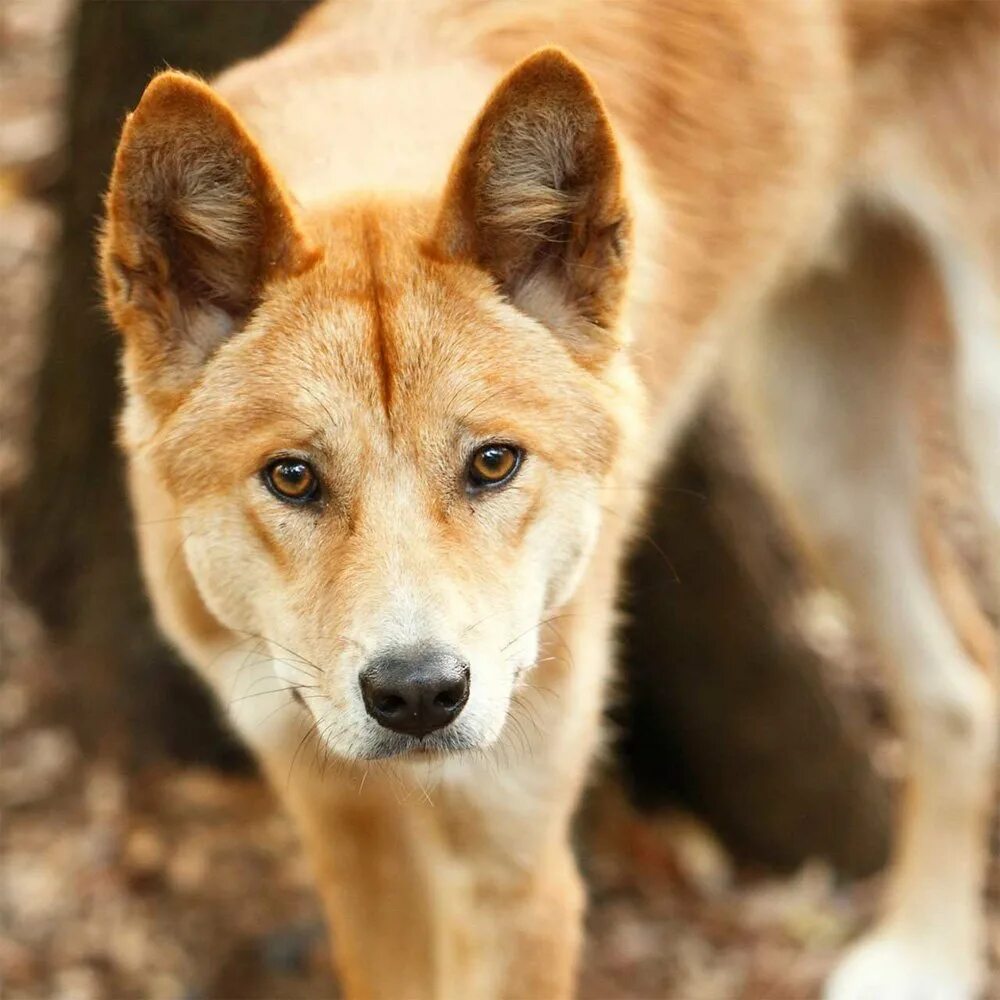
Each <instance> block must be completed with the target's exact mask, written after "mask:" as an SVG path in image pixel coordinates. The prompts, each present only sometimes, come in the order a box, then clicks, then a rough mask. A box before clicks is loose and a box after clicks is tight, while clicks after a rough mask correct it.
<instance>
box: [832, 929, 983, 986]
mask: <svg viewBox="0 0 1000 1000" xmlns="http://www.w3.org/2000/svg"><path fill="white" fill-rule="evenodd" d="M980 982H981V980H980V970H979V967H978V963H977V962H976V959H975V950H974V949H969V950H968V951H963V952H957V951H956V952H954V953H951V954H946V953H944V952H943V951H942V950H941V949H940V947H935V946H933V945H931V946H930V947H928V946H927V944H926V942H921V941H914V940H910V939H907V938H905V937H903V936H902V935H899V934H892V933H886V932H882V933H878V934H873V935H872V936H870V937H867V938H863V939H862V940H861V941H859V942H858V943H857V944H855V945H854V946H853V947H852V948H851V949H850V950H849V951H848V953H847V954H846V955H845V956H844V958H843V959H841V961H840V964H839V965H838V966H837V967H836V969H834V971H833V974H832V975H831V977H830V979H829V980H828V982H827V985H826V990H825V991H824V1000H976V998H977V997H978V996H979V985H980Z"/></svg>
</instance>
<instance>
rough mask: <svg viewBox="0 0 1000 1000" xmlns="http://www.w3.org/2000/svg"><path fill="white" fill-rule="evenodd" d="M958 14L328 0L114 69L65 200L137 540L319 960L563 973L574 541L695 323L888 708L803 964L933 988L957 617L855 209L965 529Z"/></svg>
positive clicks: (989, 262)
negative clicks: (244, 754)
mask: <svg viewBox="0 0 1000 1000" xmlns="http://www.w3.org/2000/svg"><path fill="white" fill-rule="evenodd" d="M553 44H555V45H558V46H561V48H553V47H551V46H552V45H553ZM998 46H1000V8H997V6H996V5H991V4H985V3H977V2H965V0H940V2H939V0H914V2H909V3H906V2H902V3H868V2H866V0H857V2H853V0H846V2H834V0H812V2H809V3H803V2H801V0H767V2H765V3H744V2H742V0H711V2H709V0H702V2H697V3H696V2H692V0H661V2H654V0H635V2H628V3H625V2H622V3H608V2H603V0H577V2H573V3H570V2H556V3H554V2H551V0H546V2H541V0H539V2H537V3H536V2H525V3H518V4H503V3H497V4H492V5H484V4H482V3H479V2H476V0H441V2H435V3H433V4H408V5H404V4H396V3H391V2H384V3H370V4H360V3H351V2H338V3H335V4H330V5H329V6H322V7H320V8H318V9H316V10H315V11H314V12H313V13H311V14H310V15H309V16H307V17H306V18H305V20H304V21H303V22H302V23H301V25H300V27H299V28H298V29H297V30H296V31H294V32H293V33H292V35H291V36H290V37H289V38H288V39H287V40H286V41H285V42H284V43H282V44H281V45H280V46H278V47H277V48H276V49H274V50H273V51H271V52H269V53H267V54H265V55H263V56H261V57H260V58H257V59H254V60H252V61H250V62H247V63H244V64H241V65H238V66H236V67H234V68H233V69H231V70H230V71H228V72H227V73H225V74H223V75H222V76H221V77H220V78H219V79H217V80H216V81H214V83H213V84H212V85H211V86H210V85H208V84H206V83H203V82H202V81H200V80H198V79H196V78H194V77H191V76H188V75H185V74H182V73H178V72H174V71H168V72H164V73H161V74H160V75H158V76H157V77H155V79H153V81H152V82H151V83H150V85H149V87H148V89H147V90H146V92H145V94H144V96H143V98H142V100H141V102H140V103H139V105H138V107H137V108H136V110H135V111H134V112H133V113H132V114H131V115H130V116H129V117H128V119H127V121H126V123H125V125H124V128H123V131H122V136H121V142H120V145H119V148H118V152H117V156H116V159H115V163H114V170H113V174H112V178H111V184H110V190H109V194H108V197H107V218H106V222H105V226H104V231H103V236H102V241H101V264H102V268H103V276H104V282H105V288H106V296H107V303H108V307H109V310H110V312H111V315H112V317H113V319H114V322H115V324H116V325H117V326H118V328H119V329H120V330H121V332H122V334H123V340H124V354H123V372H124V382H125V388H126V404H125V409H124V413H123V416H122V420H121V437H122V441H123V443H124V447H125V450H126V452H127V454H128V463H129V478H130V485H131V491H132V496H133V501H134V506H135V511H136V521H137V524H138V537H139V543H140V548H141V554H142V559H143V565H144V570H145V575H146V580H147V584H148V588H149V592H150V594H151V597H152V601H153V605H154V608H155V611H156V615H157V618H158V620H159V623H160V625H161V627H162V629H163V631H164V632H165V633H166V635H167V636H168V637H169V638H170V639H171V640H172V641H173V642H174V643H175V644H176V646H177V648H178V649H179V650H180V651H181V652H182V653H183V655H184V656H185V657H186V658H187V660H188V661H189V662H190V663H192V664H193V665H194V666H195V668H196V669H198V670H199V671H200V672H201V674H202V676H204V677H205V678H206V680H207V681H208V682H209V684H210V685H211V686H212V687H213V688H214V690H215V692H216V693H217V694H218V697H219V699H220V700H221V702H222V703H223V704H224V705H225V706H227V707H228V709H229V712H230V717H231V719H232V721H233V724H234V725H235V727H236V728H237V729H238V731H239V732H240V733H241V734H242V735H243V737H244V738H245V739H246V740H247V742H248V743H249V744H250V745H251V746H252V747H253V748H254V749H255V750H256V752H257V753H258V755H259V757H260V760H261V762H262V764H263V766H264V768H265V769H266V770H267V772H268V773H269V774H270V776H271V778H272V780H273V783H274V786H275V787H276V789H277V790H278V791H279V792H280V793H281V794H282V796H283V797H284V800H285V801H286V803H287V805H288V808H289V810H290V811H291V813H292V814H293V815H294V816H295V818H296V820H297V822H298V824H299V827H300V829H301V832H302V836H303V838H304V840H305V842H306V844H307V846H308V849H309V851H310V852H311V854H312V857H313V860H314V862H315V865H316V870H317V873H318V878H319V886H320V889H321V891H322V894H323V897H324V900H325V902H326V905H327V907H328V911H329V916H330V922H331V925H332V929H333V942H334V948H335V952H336V956H337V959H338V962H339V968H340V973H341V976H342V978H343V981H344V983H345V985H346V989H347V992H348V993H349V995H351V996H380V997H446V996H454V997H497V996H508V997H556V996H567V995H569V994H570V993H571V990H572V986H573V981H574V975H575V969H576V962H577V955H578V951H579V945H580V937H581V916H582V910H583V902H584V893H583V888H582V885H581V881H580V876H579V874H578V872H577V869H576V865H575V863H574V860H573V857H572V853H571V850H570V845H569V839H568V832H567V831H568V824H569V822H570V818H571V816H572V813H573V810H574V805H575V803H576V801H577V799H578V797H579V794H580V791H581V787H582V785H583V782H584V780H585V777H586V774H587V767H588V762H589V761H590V760H591V758H592V756H593V753H594V750H595V747H596V746H597V744H598V742H599V732H600V714H601V706H602V699H603V696H604V691H605V687H606V684H607V680H608V677H609V674H610V672H611V669H612V660H613V647H614V624H615V618H614V602H615V597H616V590H617V579H618V572H619V565H620V563H621V560H622V556H623V553H624V551H625V549H626V546H627V543H628V541H629V538H630V535H631V533H632V531H633V530H634V529H635V527H636V525H637V524H638V523H639V522H640V521H641V517H642V501H641V495H642V490H641V489H639V488H638V487H641V486H642V485H643V484H645V483H646V481H647V480H648V478H649V475H650V473H651V471H652V470H653V469H655V468H656V466H657V465H658V464H659V463H660V462H661V461H662V460H663V459H664V457H665V456H666V455H667V454H669V450H670V445H671V442H672V440H673V439H674V438H675V437H676V435H677V434H678V432H679V430H680V429H681V428H682V427H683V423H684V420H685V417H686V415H687V414H688V413H689V412H690V410H691V408H692V406H693V405H694V403H695V402H696V401H697V399H698V396H699V392H700V390H701V388H702V386H703V385H704V384H705V382H706V380H707V379H708V378H709V376H710V375H711V374H712V373H713V372H716V371H719V370H720V369H721V370H726V371H728V372H729V373H730V375H731V377H732V379H733V383H734V385H735V386H736V389H737V393H738V396H739V398H741V399H742V400H743V401H744V402H745V404H746V411H747V419H748V421H749V422H750V424H751V425H752V426H753V428H754V429H755V434H756V436H757V438H758V440H759V442H760V445H761V453H762V455H764V456H765V458H766V461H767V462H768V463H769V467H770V469H771V470H772V471H773V474H774V475H773V478H774V480H775V483H776V488H777V489H778V491H779V492H780V494H781V495H782V496H783V497H784V498H785V500H786V501H787V503H788V505H789V509H790V511H791V512H792V516H793V518H794V519H795V521H796V522H797V523H798V525H799V526H800V528H801V529H802V532H803V534H804V536H805V538H806V539H807V540H808V542H809V543H810V545H811V548H812V549H813V550H815V551H816V552H817V553H818V554H819V555H820V557H821V559H822V560H823V562H824V565H825V566H826V567H827V568H828V569H829V570H830V571H831V572H832V573H833V574H834V575H835V577H836V578H837V579H838V580H839V583H840V585H841V586H842V587H843V589H844V592H845V593H846V594H847V596H848V597H849V598H850V599H851V601H852V602H853V604H854V606H855V607H856V608H857V610H858V611H859V613H860V614H861V615H862V616H863V618H864V619H865V620H866V621H867V622H868V624H869V626H870V628H871V629H872V632H873V634H874V635H875V636H876V638H877V639H878V640H879V642H880V645H881V647H882V649H883V650H884V652H885V655H886V658H887V660H888V661H889V662H890V663H891V664H892V666H893V671H892V676H893V678H894V681H895V688H896V691H897V695H898V708H899V713H900V719H901V722H902V725H903V727H904V730H905V733H906V736H907V738H908V741H909V748H910V758H911V767H910V777H911V781H910V793H909V797H908V801H907V806H906V809H905V811H904V816H903V823H902V840H901V846H900V850H899V852H898V858H897V861H896V863H895V868H894V874H893V880H892V888H891V892H890V895H889V898H888V902H887V905H886V908H885V914H884V916H883V918H882V920H881V922H880V923H879V924H878V925H877V927H876V928H875V929H874V930H873V931H872V932H871V934H870V935H869V936H868V937H867V938H865V939H864V940H863V941H862V942H861V943H860V944H858V945H857V946H856V947H855V948H854V949H853V950H851V951H850V952H849V954H848V955H847V956H846V958H845V959H844V962H843V964H842V965H841V966H840V968H839V970H838V971H837V972H836V974H835V975H834V977H833V979H832V981H831V984H830V987H829V990H830V995H831V996H833V997H836V998H838V1000H839V998H864V997H867V998H876V997H877V998H879V1000H883V998H906V1000H914V998H918V997H919V998H925V997H935V998H937V997H972V996H974V995H975V993H976V990H977V988H978V983H979V982H980V979H979V977H980V973H981V960H982V955H981V951H982V930H983V919H982V915H981V913H980V902H979V898H978V897H979V891H980V884H981V878H982V868H983V858H984V850H985V848H984V843H983V841H984V836H983V835H984V825H985V822H986V817H987V812H988V808H989V803H990V789H991V780H992V773H993V758H994V752H995V744H996V736H997V695H996V686H995V684H996V662H995V658H996V654H995V651H994V650H992V649H991V648H990V647H988V646H987V647H983V646H982V645H980V646H979V647H977V648H985V649H986V650H987V651H986V652H985V653H983V654H982V656H981V659H982V660H983V662H977V661H976V660H975V659H974V658H973V657H972V656H970V655H969V654H968V653H967V652H966V650H965V648H964V646H963V637H962V636H961V635H960V634H959V633H958V632H957V631H956V629H955V628H954V627H953V625H952V619H951V618H950V617H949V613H948V610H947V607H946V602H943V601H942V599H941V597H940V596H939V593H938V588H937V586H936V583H935V579H934V576H933V572H932V569H931V568H930V567H931V564H930V562H929V561H928V553H927V551H926V550H925V547H924V545H923V544H922V542H921V535H920V530H919V529H918V526H917V523H916V519H915V517H914V507H915V502H914V498H915V495H916V491H917V488H918V480H917V476H916V474H915V460H914V456H913V448H912V437H913V435H912V431H911V415H910V413H909V411H908V408H907V406H906V398H905V393H904V391H903V388H902V377H901V371H902V368H903V364H902V359H903V356H904V354H905V351H906V348H907V344H908V342H909V339H910V336H909V325H908V324H907V323H906V322H905V321H904V317H905V315H906V310H905V308H904V306H903V303H904V301H905V299H906V297H907V290H908V286H909V284H910V282H911V281H912V273H913V272H912V268H911V265H910V250H909V249H907V247H906V246H905V243H906V241H905V240H903V239H902V238H901V237H900V236H899V232H898V230H899V227H900V226H902V227H904V228H907V229H909V230H910V231H911V232H912V233H913V234H915V239H916V241H917V242H918V243H919V245H920V248H921V250H920V252H921V253H922V254H924V255H926V256H929V257H930V258H931V260H932V261H933V262H934V264H935V266H936V268H937V271H938V273H939V274H940V277H941V280H942V282H943V283H944V286H945V289H946V291H947V293H948V296H949V301H950V309H951V314H952V319H953V323H954V328H955V335H956V338H957V358H958V360H957V363H956V365H955V373H954V374H955V379H956V385H957V390H958V393H959V395H960V397H961V399H962V400H963V405H964V416H965V418H966V419H965V426H966V428H967V436H968V442H969V445H970V457H971V459H972V461H973V463H974V464H975V467H976V470H977V472H978V477H979V482H980V483H981V485H982V489H983V501H984V504H985V506H986V508H987V510H988V512H989V515H990V517H991V519H992V527H993V529H994V530H995V529H997V527H998V526H1000V202H998V198H997V180H998V170H997V150H998V148H1000V122H998V120H997V115H996V102H995V101H993V102H991V101H990V99H989V96H988V95H991V94H996V93H997V92H998V90H1000V88H998V83H1000V81H998V78H997V76H998V72H997V71H998V65H1000V60H998V58H997V57H998V55H1000V47H998ZM511 67H513V68H511ZM503 73H506V75H502V74H503ZM911 242H912V241H911ZM663 669H665V670H668V669H670V665H669V664H664V666H663ZM309 758H313V759H314V760H321V759H322V760H325V761H326V762H327V764H328V765H329V766H324V767H311V766H309V765H308V763H307V762H308V760H309Z"/></svg>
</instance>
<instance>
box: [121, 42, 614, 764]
mask: <svg viewBox="0 0 1000 1000" xmlns="http://www.w3.org/2000/svg"><path fill="white" fill-rule="evenodd" d="M628 241H629V224H628V219H627V215H626V211H625V204H624V199H623V195H622V192H621V178H620V168H619V163H618V158H617V153H616V150H615V145H614V140H613V138H612V134H611V131H610V128H609V126H608V123H607V120H606V118H605V115H604V112H603V109H602V107H601V105H600V103H599V101H598V99H597V98H596V96H595V94H594V92H593V90H592V88H591V86H590V84H589V82H588V81H587V80H586V78H585V77H584V75H583V74H582V72H581V71H580V70H579V69H578V68H577V67H576V66H575V65H574V64H572V63H571V62H570V61H569V60H567V59H566V57H565V56H563V55H562V54H560V53H558V52H554V51H551V50H549V51H543V52H542V53H539V54H537V55H536V56H534V57H532V58H531V59H529V60H527V61H526V62H525V63H523V64H522V65H521V66H520V67H518V68H517V69H515V70H514V71H513V73H511V74H510V76H509V77H508V78H507V79H506V80H504V81H503V82H502V83H501V84H500V86H499V88H498V90H497V91H496V92H495V93H494V95H493V97H492V98H491V99H490V101H489V102H488V104H487V106H486V108H485V109H484V111H483V113H482V115H481V116H480V118H479V120H478V121H477V122H476V123H475V124H474V125H473V127H472V130H471V132H470V133H469V137H468V139H467V141H466V143H465V145H464V147H463V148H462V149H461V150H460V151H459V153H458V156H457V158H456V160H455V164H454V167H453V169H452V172H451V175H450V179H449V181H448V184H447V186H446V189H445V191H444V193H443V195H442V197H441V198H440V200H435V201H430V200H427V199H422V198H412V199H411V198H401V199H397V200H387V199H381V198H374V197H365V198H360V197H353V198H349V199H346V200H344V201H342V202H341V203H339V204H336V205H334V206H333V207H331V208H327V209H324V210H323V211H321V212H318V211H314V212H309V213H305V214H302V215H301V217H299V215H297V214H296V212H295V211H294V209H293V208H292V205H291V202H290V200H289V198H288V197H287V196H286V195H285V193H284V191H283V189H282V187H281V184H280V182H279V181H278V179H277V178H276V177H275V176H274V174H273V172H272V171H271V170H270V168H269V167H268V166H267V164H266V162H265V161H264V159H263V156H262V154H261V153H260V151H259V150H258V149H257V148H256V146H255V145H254V143H253V141H252V140H251V139H250V138H249V136H248V135H247V134H246V132H245V131H244V130H243V128H242V126H241V125H240V123H239V122H238V121H237V119H236V118H235V116H234V115H233V113H232V112H231V111H230V110H229V109H228V108H227V107H226V106H225V105H224V104H223V103H222V102H221V101H220V100H219V99H218V98H217V97H216V96H215V95H214V94H213V93H212V91H211V90H210V89H209V88H207V87H206V86H204V85H203V84H200V83H198V82H197V81H195V80H192V79H191V78H188V77H185V76H183V75H180V74H176V73H168V74H164V75H163V76H161V77H159V78H157V79H156V80H154V81H153V83H152V84H150V87H149V88H148V90H147V92H146V95H145V96H144V98H143V100H142V102H141V104H140V106H139V108H138V109H137V110H136V112H135V113H134V114H133V115H132V116H131V117H130V119H129V121H128V122H127V124H126V127H125V130H124V133H123V137H122V142H121V145H120V147H119V152H118V156H117V159H116V164H115V171H114V175H113V179H112V185H111V191H110V194H109V198H108V221H107V226H106V230H105V235H104V241H103V247H102V264H103V269H104V276H105V283H106V288H107V296H108V302H109V307H110V309H111V312H112V315H113V317H114V319H115V321H116V323H117V325H118V326H119V327H120V329H121V330H122V332H123V334H124V336H125V346H126V351H125V375H126V385H127V389H128V393H129V400H130V402H129V407H130V410H131V417H130V419H131V420H132V421H133V423H135V424H138V423H139V422H140V421H139V420H138V418H137V417H136V415H137V414H141V415H142V416H141V423H142V424H143V430H142V432H141V433H136V432H135V430H134V428H132V432H131V433H130V434H127V437H130V438H131V440H132V444H131V447H133V448H135V449H140V450H141V451H142V454H143V456H144V458H145V459H147V460H148V465H149V466H150V467H151V468H152V469H153V470H155V474H156V475H157V477H158V478H159V479H160V480H161V481H162V483H163V485H164V486H165V488H166V490H167V491H168V493H169V494H170V496H171V498H172V500H173V502H174V504H175V506H176V508H177V511H178V516H179V517H180V518H181V521H182V524H183V534H184V542H183V558H184V560H185V562H186V566H187V569H188V570H189V572H190V575H191V577H192V578H193V580H194V581H195V584H196V587H197V590H198V593H199V595H200V597H201V600H202V601H203V602H204V604H205V606H206V607H207V608H208V610H209V611H210V612H211V614H212V615H213V616H214V617H215V618H216V619H217V620H218V622H219V623H221V624H222V625H223V626H225V627H226V628H228V629H231V630H233V631H235V632H238V633H241V634H252V635H256V636H261V637H262V638H263V641H264V642H266V643H267V644H268V646H269V652H270V653H271V655H272V656H273V658H274V663H275V669H276V670H277V671H278V672H279V673H280V674H281V675H282V676H283V678H284V679H285V680H287V681H288V682H289V685H290V686H294V687H297V688H298V689H299V690H300V691H301V692H302V694H303V702H304V703H305V705H306V706H307V707H308V708H309V710H310V711H312V712H313V714H314V715H315V716H316V723H317V729H318V732H319V734H320V736H321V737H322V739H323V740H325V742H326V744H327V746H328V747H329V749H330V750H331V751H332V752H333V753H335V754H337V755H340V756H342V757H354V758H371V757H383V756H392V755H396V754H401V753H408V752H417V751H420V752H427V751H431V752H441V751H449V750H462V749H469V748H474V747H480V746H484V745H487V744H489V743H490V742H492V741H493V740H495V739H496V738H497V736H498V735H499V734H500V732H501V730H502V728H503V725H504V722H505V720H506V718H507V711H508V707H509V703H510V699H511V696H512V692H513V691H514V690H515V689H516V686H517V684H518V683H519V682H520V680H521V678H522V677H523V675H524V673H525V671H526V670H527V669H528V668H529V667H530V666H531V664H533V663H534V662H535V660H536V658H537V653H538V643H539V637H540V635H541V634H542V632H543V631H544V629H545V628H546V627H547V625H546V618H547V616H548V615H550V614H552V613H553V609H556V608H558V607H559V606H560V605H561V604H563V603H564V602H565V601H566V600H567V599H568V598H569V597H570V596H571V595H572V593H573V590H574V587H575V586H576V583H577V581H578V579H579V576H580V573H581V571H582V569H583V567H584V566H585V565H586V562H587V558H588V555H589V554H590V552H591V550H592V547H593V545H594V541H595V538H596V534H597V529H598V525H599V522H600V515H601V506H602V504H601V486H602V483H604V481H605V480H606V478H607V476H608V474H609V470H610V469H611V468H612V466H613V464H614V461H615V456H616V452H617V447H618V438H619V427H618V425H617V424H616V417H615V413H616V397H617V394H618V393H619V392H620V391H621V389H620V383H621V377H620V376H621V372H620V369H621V366H622V355H623V352H622V351H621V346H622V345H621V333H620V330H619V325H620V320H619V313H620V309H621V302H622V298H623V294H624V282H625V276H626V256H627V246H628Z"/></svg>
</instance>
